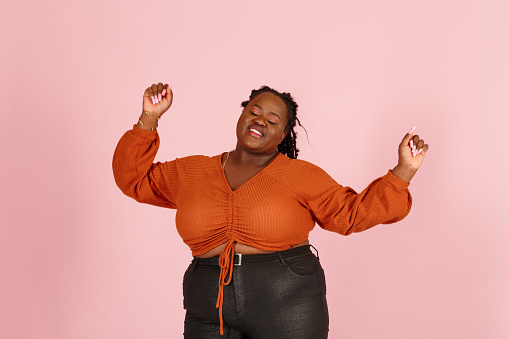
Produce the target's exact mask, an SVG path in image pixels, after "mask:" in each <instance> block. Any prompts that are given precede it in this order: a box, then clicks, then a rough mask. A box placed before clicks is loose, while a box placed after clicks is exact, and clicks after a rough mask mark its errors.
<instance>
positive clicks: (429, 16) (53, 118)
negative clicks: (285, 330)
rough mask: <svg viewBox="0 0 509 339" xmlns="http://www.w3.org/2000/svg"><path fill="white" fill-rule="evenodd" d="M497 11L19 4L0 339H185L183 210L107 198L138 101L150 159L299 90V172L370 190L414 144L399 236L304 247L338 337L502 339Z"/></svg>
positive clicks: (7, 96)
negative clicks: (153, 96)
mask: <svg viewBox="0 0 509 339" xmlns="http://www.w3.org/2000/svg"><path fill="white" fill-rule="evenodd" d="M508 10H509V8H508V5H507V2H506V1H503V0H500V1H494V0H487V1H483V2H481V1H435V0H433V1H419V2H417V1H404V0H399V1H397V0H388V1H374V0H365V1H341V2H339V1H336V2H333V1H330V2H324V1H313V2H309V3H304V2H302V3H298V2H296V1H256V2H253V1H250V2H247V1H238V0H236V1H186V2H184V1H178V2H177V1H173V2H170V1H153V2H150V3H149V2H145V3H143V2H141V1H140V2H136V1H110V0H102V1H97V0H92V1H81V2H80V3H77V2H73V1H44V2H42V1H18V2H14V1H11V2H10V4H7V3H5V4H4V5H3V6H2V10H1V11H0V12H1V13H0V22H1V23H0V25H1V27H0V28H1V29H0V37H1V41H2V43H1V49H0V78H1V85H0V86H1V87H0V100H1V101H0V102H1V103H2V132H1V133H0V145H1V147H0V150H1V166H0V171H1V173H0V174H1V177H2V179H3V182H2V188H1V191H2V193H1V195H0V197H1V199H2V200H1V205H0V206H1V229H0V232H1V234H0V274H1V275H0V337H1V338H9V339H17V338H20V339H26V338H34V339H46V338H48V339H50V338H51V339H69V338H70V339H88V338H97V339H103V338H104V339H111V338H115V339H116V338H118V339H131V338H133V339H134V338H177V337H181V335H182V331H183V317H184V310H183V308H182V291H181V283H182V274H183V272H184V270H185V268H186V267H187V265H188V263H189V261H190V259H191V255H190V251H189V249H188V248H187V246H186V245H185V244H184V243H183V242H182V241H181V239H180V238H179V236H178V234H177V232H176V230H175V225H174V215H175V211H174V210H165V209H162V208H158V207H153V206H149V205H142V204H138V203H136V202H135V201H134V200H132V199H129V198H127V197H126V196H124V195H123V194H122V193H121V192H120V190H119V189H118V188H117V187H116V185H115V182H114V180H113V175H112V170H111V159H112V155H113V151H114V149H115V146H116V143H117V141H118V140H119V138H120V137H121V136H122V134H123V133H124V132H125V131H126V130H128V129H130V128H131V127H132V125H133V124H134V123H135V122H136V121H137V118H138V116H139V114H140V112H141V96H142V93H143V91H144V89H145V88H146V87H147V86H149V85H150V84H152V83H154V82H159V81H161V82H164V81H168V80H169V81H171V83H172V87H173V90H174V93H175V99H174V105H173V106H172V108H171V111H170V112H168V113H167V114H166V115H165V116H164V119H162V120H161V122H160V128H159V133H160V135H161V139H162V146H161V148H160V150H159V153H158V156H157V158H156V160H160V161H164V160H171V159H173V158H175V157H181V156H186V155H191V154H207V155H215V154H218V153H220V152H223V151H227V150H230V149H232V148H233V147H234V146H235V124H236V121H237V117H238V114H239V113H240V102H241V101H243V100H245V99H246V98H247V97H248V95H249V93H250V91H251V89H252V88H258V87H259V86H261V85H263V84H268V85H271V86H273V87H275V88H277V89H279V90H282V91H289V92H291V93H292V94H293V95H294V96H295V98H296V100H297V102H298V103H299V105H300V109H299V116H300V119H301V122H302V124H303V125H304V126H305V127H306V129H307V131H308V134H309V143H308V142H307V141H306V136H305V133H304V131H303V130H302V129H299V130H298V132H299V133H300V134H299V137H300V139H299V142H300V143H299V146H300V148H301V156H300V157H301V158H302V159H305V160H308V161H311V162H313V163H315V164H317V165H319V166H320V167H322V168H323V169H325V170H326V171H327V172H328V173H329V174H330V175H331V176H333V177H334V178H335V179H336V180H337V181H338V182H340V183H341V184H343V185H345V186H350V187H353V188H354V189H356V190H357V191H358V192H360V191H362V189H364V187H366V186H367V185H368V184H369V183H370V182H371V181H372V180H373V179H375V178H377V177H379V176H382V175H384V174H385V173H386V172H387V170H388V169H389V168H393V167H394V166H395V165H396V163H397V146H398V144H399V143H400V141H401V139H402V138H403V136H404V135H405V133H406V132H407V131H408V130H409V129H410V127H412V126H414V125H415V126H417V130H416V131H415V133H416V134H418V135H419V136H421V137H422V138H424V140H425V141H426V142H427V143H429V145H430V150H429V153H428V155H427V157H426V160H425V161H424V164H423V165H422V167H421V168H420V169H419V171H418V173H417V175H416V176H415V177H414V178H413V180H412V182H411V185H410V187H409V189H410V191H411V193H412V195H413V199H414V205H413V208H412V211H411V212H410V215H408V217H406V218H405V219H404V220H403V221H401V222H399V223H397V224H393V225H384V226H378V227H376V228H374V229H372V230H369V231H367V232H364V233H360V234H355V235H352V236H349V237H343V236H340V235H336V234H334V233H329V232H326V231H323V230H321V229H320V228H319V227H317V228H315V230H314V231H313V232H312V233H311V235H310V239H311V242H312V243H313V244H314V245H315V246H316V247H317V248H318V249H319V253H320V257H321V260H322V264H323V266H324V268H325V271H326V277H327V282H328V301H329V310H330V315H331V318H330V319H331V323H330V338H332V339H335V338H348V339H367V338H370V339H371V338H377V339H378V338H380V339H385V338H387V339H389V338H391V339H393V338H413V339H421V338H422V339H424V338H426V339H428V338H462V339H464V338H472V339H474V338H476V339H477V338H493V339H498V338H500V339H502V338H508V337H509V322H508V321H507V320H508V319H509V318H508V316H509V290H508V286H509V267H508V258H509V247H508V246H507V243H508V240H509V230H508V227H507V225H508V222H507V217H506V216H505V214H504V211H507V209H508V206H507V202H508V199H507V195H506V191H507V189H508V188H509V185H508V179H507V170H508V163H507V157H506V154H507V152H506V151H505V148H506V145H507V138H506V137H505V135H506V132H507V123H508V120H509V119H508V118H507V117H508V109H507V107H508V104H507V98H508V93H509V80H508V79H509V46H508V40H507V36H508V32H509V21H508V20H507V13H508Z"/></svg>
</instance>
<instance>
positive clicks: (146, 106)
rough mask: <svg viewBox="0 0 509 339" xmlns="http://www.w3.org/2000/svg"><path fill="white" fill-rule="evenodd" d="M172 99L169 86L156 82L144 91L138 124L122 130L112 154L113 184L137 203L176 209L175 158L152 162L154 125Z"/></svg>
mask: <svg viewBox="0 0 509 339" xmlns="http://www.w3.org/2000/svg"><path fill="white" fill-rule="evenodd" d="M172 100H173V93H172V91H171V89H170V88H169V85H167V84H165V85H163V84H162V83H159V84H157V85H155V84H154V85H152V86H151V87H149V88H147V89H146V90H145V93H144V95H143V111H142V114H141V116H140V118H139V120H138V124H136V125H135V126H133V129H132V130H130V131H127V132H126V133H124V135H123V136H122V138H121V139H120V141H119V142H118V144H117V147H116V149H115V153H114V155H113V163H112V167H113V175H114V177H115V182H116V184H117V186H118V187H119V188H120V190H122V192H124V194H126V195H127V196H129V197H131V198H133V199H135V200H136V201H138V202H142V203H147V204H151V205H156V206H161V207H168V208H176V203H175V194H176V191H177V189H178V187H177V185H178V180H177V178H178V173H177V167H176V161H175V160H174V161H168V162H164V163H160V162H158V163H153V161H154V158H155V156H156V153H157V150H158V149H159V143H160V139H159V135H158V134H157V131H156V130H155V128H156V127H157V121H158V120H159V118H160V117H161V115H162V114H163V113H164V112H166V111H167V110H168V108H169V107H170V106H171V103H172Z"/></svg>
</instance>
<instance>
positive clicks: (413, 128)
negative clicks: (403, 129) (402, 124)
mask: <svg viewBox="0 0 509 339" xmlns="http://www.w3.org/2000/svg"><path fill="white" fill-rule="evenodd" d="M416 128H417V126H414V127H412V129H411V130H410V132H408V134H412V132H413V131H414V130H415V129H416Z"/></svg>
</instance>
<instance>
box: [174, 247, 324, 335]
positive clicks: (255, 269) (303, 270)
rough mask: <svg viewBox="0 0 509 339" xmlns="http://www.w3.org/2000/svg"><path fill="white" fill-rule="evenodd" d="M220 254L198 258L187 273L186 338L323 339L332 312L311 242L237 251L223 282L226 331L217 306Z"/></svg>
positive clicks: (185, 282)
mask: <svg viewBox="0 0 509 339" xmlns="http://www.w3.org/2000/svg"><path fill="white" fill-rule="evenodd" d="M219 270H220V268H219V265H218V257H212V258H207V259H198V258H194V259H193V261H192V262H191V264H190V265H189V267H188V269H187V270H186V273H185V274H184V281H183V289H184V308H185V309H186V317H185V324H184V338H187V339H195V338H204V339H205V338H206V339H213V338H249V339H269V338H277V339H322V338H327V335H328V327H329V314H328V310H327V301H326V298H325V292H326V288H325V276H324V272H323V269H322V266H321V265H320V261H319V258H318V257H317V256H315V255H314V254H313V252H311V250H310V245H307V246H301V247H295V248H291V249H289V250H286V251H281V252H276V253H271V254H254V255H243V256H238V255H235V265H234V266H233V278H232V281H231V283H230V284H229V285H225V286H224V299H223V319H224V325H223V328H224V334H223V335H222V336H221V334H220V331H219V311H218V309H217V308H216V301H217V295H218V285H219Z"/></svg>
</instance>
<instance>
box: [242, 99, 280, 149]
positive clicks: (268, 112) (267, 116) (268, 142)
mask: <svg viewBox="0 0 509 339" xmlns="http://www.w3.org/2000/svg"><path fill="white" fill-rule="evenodd" d="M287 124H288V117H287V108H286V104H285V102H284V101H283V99H281V98H280V97H278V96H277V95H276V94H273V93H271V92H264V93H261V94H259V95H257V96H256V97H254V98H253V99H252V100H251V101H250V102H249V104H248V105H247V106H246V108H244V109H243V110H242V114H241V115H240V117H239V121H238V122H237V140H238V141H237V145H238V146H241V147H243V148H244V149H246V150H248V151H249V152H252V153H259V154H271V153H274V152H275V151H276V149H277V146H278V145H279V143H281V141H283V139H284V138H285V136H286V132H285V128H286V125H287Z"/></svg>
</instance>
